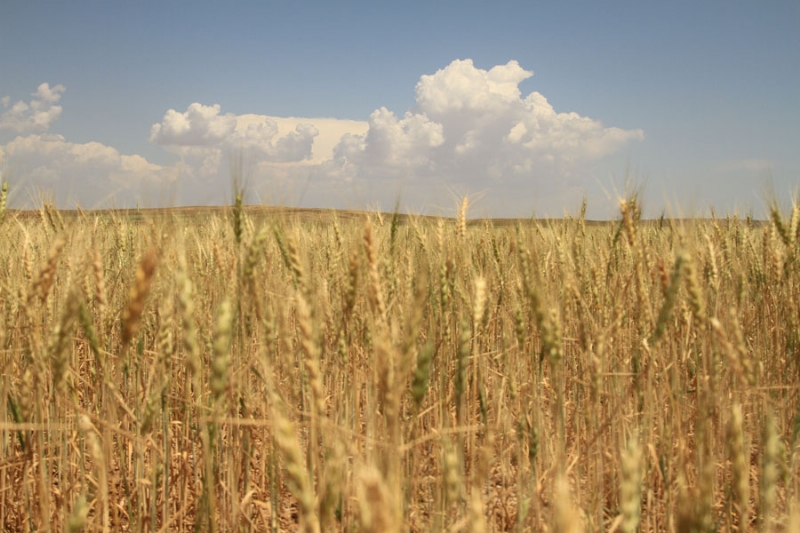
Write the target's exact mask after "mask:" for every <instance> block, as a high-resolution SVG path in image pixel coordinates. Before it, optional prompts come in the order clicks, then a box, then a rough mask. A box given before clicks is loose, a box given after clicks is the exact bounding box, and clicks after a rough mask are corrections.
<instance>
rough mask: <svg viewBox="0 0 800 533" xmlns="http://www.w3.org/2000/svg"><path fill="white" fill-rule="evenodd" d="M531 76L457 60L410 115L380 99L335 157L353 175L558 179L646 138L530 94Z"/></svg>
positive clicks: (435, 77) (471, 182)
mask: <svg viewBox="0 0 800 533" xmlns="http://www.w3.org/2000/svg"><path fill="white" fill-rule="evenodd" d="M531 76H533V72H531V71H528V70H525V69H523V68H522V67H521V66H520V65H519V63H517V62H516V61H510V62H509V63H507V64H505V65H498V66H495V67H493V68H491V69H489V70H483V69H480V68H477V67H476V66H475V65H474V64H473V62H472V60H470V59H466V60H457V61H453V62H452V63H450V65H448V66H447V67H445V68H443V69H441V70H439V71H437V72H436V73H434V74H431V75H425V76H422V77H421V78H420V80H419V82H418V83H417V86H416V94H415V95H416V105H415V106H414V107H413V108H412V109H411V110H410V111H408V112H407V113H406V114H405V115H404V116H403V118H402V119H398V118H397V117H396V116H395V115H394V113H392V112H391V111H388V110H387V109H385V108H381V109H379V110H377V111H375V112H374V113H373V114H372V115H371V117H370V121H369V130H368V131H367V132H366V133H364V134H361V135H348V136H344V137H342V139H341V141H340V143H339V145H338V146H336V147H335V149H334V157H333V160H332V163H333V165H331V167H332V168H334V169H338V171H339V173H340V174H342V172H343V173H344V174H348V175H349V177H350V178H352V177H354V176H360V177H364V178H368V177H370V176H377V175H382V176H385V175H386V174H387V173H390V174H391V173H394V174H395V175H398V176H403V177H405V178H409V177H410V178H412V179H413V178H414V177H416V178H429V179H437V180H440V181H444V182H450V183H458V184H463V185H466V186H473V187H476V186H478V187H479V186H482V185H486V184H487V183H489V184H491V183H500V182H508V181H515V180H516V181H519V180H525V179H537V180H538V181H539V182H542V181H543V180H546V181H549V182H551V185H552V182H563V181H564V180H565V179H569V177H570V176H574V175H576V174H577V173H579V172H580V171H581V170H582V168H584V167H585V166H586V165H588V164H589V163H591V162H593V161H596V160H598V159H600V158H602V157H605V156H607V155H609V154H612V153H614V152H616V151H618V150H619V149H620V148H622V147H623V146H624V145H625V144H626V143H628V142H630V141H635V140H640V139H643V138H644V133H643V132H642V131H641V130H624V129H620V128H614V127H606V126H604V125H603V124H602V123H601V122H600V121H597V120H594V119H591V118H588V117H584V116H581V115H579V114H577V113H563V112H557V111H556V110H555V109H553V106H551V105H550V103H549V102H548V101H547V99H546V98H545V97H544V96H543V95H542V94H541V93H539V92H532V93H530V94H528V95H527V96H524V97H523V95H522V93H521V91H520V88H519V85H520V83H521V82H523V81H524V80H526V79H528V78H530V77H531ZM342 169H347V170H345V171H342Z"/></svg>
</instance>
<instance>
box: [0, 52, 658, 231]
mask: <svg viewBox="0 0 800 533" xmlns="http://www.w3.org/2000/svg"><path fill="white" fill-rule="evenodd" d="M531 76H533V72H531V71H529V70H525V69H523V68H522V67H521V66H520V65H519V63H517V62H516V61H509V62H508V63H506V64H505V65H497V66H494V67H492V68H490V69H488V70H484V69H481V68H478V67H476V66H475V65H474V63H473V61H472V60H470V59H464V60H456V61H453V62H452V63H450V64H449V65H447V66H446V67H445V68H443V69H440V70H439V71H437V72H435V73H433V74H430V75H424V76H422V77H421V78H420V79H419V82H418V83H417V84H416V87H415V104H414V105H413V106H412V107H411V108H410V109H408V110H407V111H405V112H404V113H402V114H397V113H396V112H395V111H392V110H390V109H387V108H386V107H381V108H379V109H376V110H375V111H374V112H372V113H371V114H370V116H369V118H368V120H366V121H357V120H341V119H334V118H297V117H271V116H265V115H256V114H244V115H235V114H232V113H224V112H223V109H222V106H221V105H220V104H216V103H215V104H211V105H206V104H203V103H198V102H195V103H193V104H191V105H189V106H188V107H187V108H186V109H185V110H183V111H180V110H176V109H168V110H167V111H166V112H165V113H164V115H163V117H162V118H161V120H160V121H159V122H156V123H154V124H153V125H152V127H151V129H150V134H149V141H150V142H151V143H153V144H155V145H158V146H161V147H163V148H164V149H165V150H166V151H167V152H168V153H171V154H174V156H175V159H176V162H175V163H174V164H173V165H170V166H167V167H162V166H159V165H155V164H152V163H150V162H148V161H147V160H146V159H144V158H143V157H141V156H137V155H122V154H119V153H118V152H117V151H116V150H115V149H114V148H111V147H108V146H105V145H103V144H101V143H85V144H74V143H70V142H68V141H67V140H66V139H65V138H64V137H62V136H60V135H51V134H42V132H46V131H48V130H49V129H50V127H51V126H52V124H53V123H54V122H55V121H56V120H57V118H58V117H59V116H60V114H61V106H59V105H57V104H58V102H59V100H60V98H61V94H62V93H63V92H64V90H65V89H64V87H63V86H62V85H56V86H54V87H52V88H51V87H50V85H49V84H47V83H43V84H41V85H40V86H39V88H38V90H37V91H36V92H35V93H33V98H32V100H31V101H30V102H29V103H25V102H22V101H19V102H17V103H15V104H13V105H11V103H10V98H8V97H6V98H3V99H2V100H0V104H2V106H3V109H5V111H4V112H3V114H2V115H0V128H3V129H8V130H12V131H15V132H18V133H28V135H26V136H20V137H17V138H16V139H14V140H13V141H11V142H10V143H8V144H7V145H5V146H2V147H0V164H3V161H5V164H6V165H12V166H14V167H15V172H16V173H17V174H18V175H20V176H21V177H22V174H25V176H26V177H27V179H30V180H31V182H32V183H36V184H37V185H44V186H47V187H53V188H54V189H58V190H61V191H64V190H65V188H66V189H68V190H69V194H67V195H66V196H68V197H70V198H73V197H74V198H75V199H76V200H77V201H80V202H81V203H82V204H84V205H86V203H87V202H89V200H82V198H85V197H92V198H93V199H94V200H93V201H100V199H101V198H103V197H109V196H110V195H114V194H116V198H117V202H118V203H123V204H124V203H131V202H126V201H122V202H120V198H127V199H129V198H130V197H131V195H135V194H136V193H137V191H138V190H141V189H142V188H143V187H145V186H146V185H148V184H152V183H158V182H163V181H167V182H171V181H174V180H176V179H177V180H178V181H177V183H179V186H180V189H181V190H182V191H183V192H184V194H182V196H180V197H179V199H178V201H179V202H180V203H184V204H203V203H220V202H224V201H225V199H226V198H227V196H230V187H231V160H232V159H233V160H236V159H237V158H241V159H242V160H243V161H245V166H246V168H242V169H240V170H239V171H241V172H242V174H243V176H241V177H243V178H244V179H246V180H247V181H248V184H249V186H250V187H251V188H252V189H253V190H254V192H255V193H256V195H257V196H258V195H261V194H265V193H269V192H270V191H272V192H274V191H275V190H283V191H286V190H289V189H293V190H294V191H295V192H296V193H297V194H295V195H294V196H292V195H288V196H284V197H283V201H286V202H287V203H300V202H303V201H304V203H305V205H314V206H320V207H328V206H330V207H357V208H364V207H367V206H371V205H375V204H376V203H381V204H383V205H393V203H394V199H395V197H396V196H397V195H398V194H399V193H400V192H401V191H402V195H403V200H404V204H405V205H406V206H408V207H409V208H410V209H413V210H417V211H429V207H431V206H437V205H438V206H445V207H446V208H448V209H449V208H451V207H452V197H453V195H454V194H459V193H462V192H472V193H474V192H478V193H480V194H482V195H484V196H485V197H487V198H494V199H495V200H497V201H496V202H495V203H494V204H495V205H497V206H500V209H511V210H514V209H516V207H517V206H518V205H523V204H524V205H530V199H531V198H537V199H538V200H539V201H540V202H541V201H546V202H548V203H549V204H551V205H557V204H560V206H559V209H562V210H563V209H564V208H569V207H572V203H573V202H574V199H575V198H577V197H579V196H580V195H582V194H583V191H585V190H586V187H587V184H589V182H590V181H592V179H593V178H592V177H591V176H592V174H591V173H592V169H593V168H594V165H595V164H596V163H597V162H598V161H599V160H601V159H602V158H604V157H607V156H609V155H611V154H613V153H615V152H618V151H619V150H620V149H621V148H623V147H624V146H625V145H627V144H629V143H631V142H633V141H638V140H641V139H643V138H644V133H643V132H642V130H638V129H633V130H625V129H621V128H616V127H608V126H605V125H604V124H602V123H601V122H600V121H598V120H594V119H592V118H589V117H585V116H581V115H579V114H577V113H574V112H558V111H556V110H555V109H554V108H553V106H552V105H550V103H549V102H548V100H547V98H546V97H545V96H544V95H542V94H541V93H539V92H536V91H533V92H530V93H529V94H522V91H521V90H520V84H521V83H522V82H523V81H525V80H527V79H529V78H530V77H531ZM62 196H63V195H62ZM57 197H58V195H57ZM273 198H274V195H273ZM268 199H269V198H268ZM525 202H528V203H527V204H526V203H525ZM493 214H496V215H497V214H499V215H505V214H508V215H516V214H519V213H518V212H508V213H505V212H501V213H498V212H496V211H495V212H494V213H493ZM528 214H530V212H528ZM555 214H560V213H555Z"/></svg>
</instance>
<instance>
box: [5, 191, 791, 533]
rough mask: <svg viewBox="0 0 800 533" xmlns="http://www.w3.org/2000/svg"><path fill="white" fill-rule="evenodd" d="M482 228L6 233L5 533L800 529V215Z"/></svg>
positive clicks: (159, 215) (459, 219)
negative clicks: (757, 218)
mask: <svg viewBox="0 0 800 533" xmlns="http://www.w3.org/2000/svg"><path fill="white" fill-rule="evenodd" d="M584 208H585V206H584ZM468 212H469V204H468V201H467V199H465V200H464V203H463V204H462V207H461V210H460V212H458V213H456V214H455V216H454V217H453V218H433V217H415V216H398V215H393V214H391V213H388V214H386V213H378V212H335V211H313V210H290V209H277V208H274V209H273V208H250V207H244V206H242V205H241V204H237V205H234V206H232V207H228V208H224V209H203V210H199V209H198V210H191V209H185V210H180V209H175V210H167V211H158V212H156V211H150V210H129V211H107V212H100V211H87V212H83V211H80V212H79V211H74V212H66V211H65V212H60V211H58V210H56V209H55V208H53V207H52V206H49V205H44V206H43V207H42V208H41V209H40V210H39V211H36V212H15V211H11V210H2V212H1V214H0V217H2V220H0V242H2V246H0V265H2V266H3V268H2V272H0V308H1V309H2V313H0V341H1V342H2V348H1V349H0V367H1V368H2V369H3V370H2V380H1V381H0V399H1V400H0V401H2V402H3V403H4V408H3V410H2V413H3V417H2V420H0V437H1V438H2V442H0V528H2V529H3V530H5V531H76V532H77V531H147V532H155V531H217V532H228V531H275V532H277V531H303V532H328V531H347V532H357V531H359V532H401V531H403V532H406V531H414V532H417V531H419V532H423V531H425V532H427V531H453V532H456V531H472V532H498V531H519V532H533V531H536V532H544V531H548V532H563V533H567V532H570V533H572V532H580V531H587V532H588V531H619V532H625V533H632V532H635V531H642V532H656V531H664V532H680V533H684V532H686V533H688V532H692V531H696V532H706V531H707V532H711V531H726V532H734V531H759V532H772V531H776V532H777V531H800V493H799V492H798V491H799V490H800V455H799V454H798V437H800V397H798V387H799V385H800V207H798V206H795V207H794V209H793V210H792V211H791V213H782V212H781V211H780V210H779V209H777V208H775V209H773V210H772V216H771V220H770V221H768V222H758V221H752V220H748V219H740V218H738V217H734V216H728V217H718V218H714V219H709V220H691V221H681V220H670V219H665V220H660V221H659V220H656V221H641V220H640V211H639V206H638V203H637V200H636V198H635V197H630V198H627V199H625V200H623V201H621V202H620V213H619V217H618V219H617V220H615V221H610V222H608V223H589V222H587V221H586V220H584V217H583V216H582V215H576V216H575V217H573V218H566V219H563V220H550V221H531V220H505V221H503V220H495V221H491V220H468V219H467V215H468ZM584 212H585V211H584Z"/></svg>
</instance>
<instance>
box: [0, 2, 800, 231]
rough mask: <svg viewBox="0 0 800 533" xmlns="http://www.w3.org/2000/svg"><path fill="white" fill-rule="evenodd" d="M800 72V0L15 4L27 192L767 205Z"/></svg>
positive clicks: (441, 209)
mask: <svg viewBox="0 0 800 533" xmlns="http://www.w3.org/2000/svg"><path fill="white" fill-rule="evenodd" d="M798 95H800V2H797V1H787V2H771V1H765V2H758V3H756V2H739V1H735V0H734V1H727V2H716V1H708V2H684V1H674V2H658V3H657V2H633V1H625V2H623V1H608V2H597V1H587V2H533V1H528V2H492V3H489V2H471V1H461V2H444V1H438V2H431V1H427V2H419V3H417V2H411V1H407V2H391V3H390V2H374V1H373V2H348V1H337V2H311V1H305V2H270V1H264V2H232V1H229V2H202V1H195V2H177V1H174V2H163V1H161V2H147V1H139V2H135V3H133V2H131V3H121V2H90V1H81V2H71V3H64V2H23V1H16V0H7V1H5V2H3V4H2V7H0V171H2V173H3V179H5V180H6V181H8V182H9V183H10V185H11V191H12V195H11V197H10V202H11V205H12V206H15V207H30V206H35V205H36V204H37V203H40V202H42V201H54V202H55V203H56V204H57V205H58V206H59V207H64V208H74V207H75V205H80V206H81V207H83V208H104V207H133V206H137V205H138V206H142V207H159V206H177V205H222V204H226V203H229V202H231V200H232V197H233V189H234V183H235V182H236V183H239V184H240V185H242V186H243V187H245V190H246V201H248V202H249V203H254V204H268V205H285V206H295V207H333V208H348V209H376V208H377V209H383V210H391V209H393V208H394V207H395V206H396V205H399V206H400V209H401V210H402V211H404V212H412V213H424V214H439V215H453V214H455V212H456V211H457V206H459V205H460V203H461V198H462V197H463V196H464V195H467V196H468V197H469V198H470V215H471V216H474V217H479V216H495V217H518V216H534V215H535V216H555V217H558V216H564V215H565V214H575V213H577V211H578V210H579V208H580V204H581V201H582V199H583V198H584V197H586V198H587V201H588V213H589V216H590V217H592V218H613V217H615V216H617V212H618V201H619V198H620V197H622V196H624V195H625V194H626V193H627V192H628V191H630V190H632V189H641V190H642V191H643V192H642V193H641V194H642V201H643V204H644V206H645V213H646V214H649V215H651V216H658V214H660V213H661V212H666V213H667V214H671V215H675V216H696V215H701V214H708V213H709V212H710V210H711V209H712V208H713V209H714V210H715V212H716V213H717V214H722V213H729V214H732V213H738V214H742V215H744V214H747V213H753V214H755V215H756V216H763V213H764V212H765V206H766V205H767V202H768V201H769V199H770V197H771V195H773V194H774V196H775V197H776V198H777V199H778V200H779V201H780V202H782V203H783V204H784V205H790V204H791V201H792V198H794V197H795V195H796V194H797V192H798V184H799V183H800V101H799V100H800V99H799V98H798Z"/></svg>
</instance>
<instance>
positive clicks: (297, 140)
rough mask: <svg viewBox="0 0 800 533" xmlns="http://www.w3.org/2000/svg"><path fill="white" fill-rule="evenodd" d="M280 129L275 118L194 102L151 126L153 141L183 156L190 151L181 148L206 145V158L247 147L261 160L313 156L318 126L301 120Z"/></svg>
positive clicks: (171, 111)
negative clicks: (240, 114)
mask: <svg viewBox="0 0 800 533" xmlns="http://www.w3.org/2000/svg"><path fill="white" fill-rule="evenodd" d="M240 118H245V120H241V121H240ZM279 131H280V128H279V126H278V124H277V122H276V121H275V120H274V119H272V118H271V117H266V116H263V115H246V116H244V117H237V116H236V115H233V114H231V113H227V114H225V115H221V114H220V106H219V104H214V105H213V106H206V105H202V104H199V103H193V104H191V105H190V106H189V108H188V109H187V110H186V112H184V113H179V112H178V111H175V110H174V109H170V110H169V111H167V112H166V114H165V115H164V118H163V120H162V121H161V122H160V123H159V124H154V125H153V127H152V128H151V130H150V141H151V142H154V143H156V144H160V145H163V146H165V147H167V148H170V149H172V150H174V151H177V152H178V153H180V154H182V155H187V154H189V153H190V152H189V151H186V150H181V148H186V147H189V148H205V149H206V150H205V153H204V156H205V157H206V158H207V157H208V156H209V155H211V156H212V157H217V156H216V155H215V154H214V152H216V151H218V150H223V151H229V152H230V151H231V150H246V151H248V153H250V154H251V155H253V156H254V157H255V158H256V159H257V160H259V161H261V160H263V161H273V162H300V161H304V160H307V159H310V158H311V155H312V145H313V143H314V138H315V137H316V136H317V135H319V130H318V129H317V128H315V127H314V126H313V125H311V124H308V123H298V124H296V125H295V128H294V131H290V132H284V133H282V134H279ZM193 153H195V154H196V153H197V151H196V150H194V151H193Z"/></svg>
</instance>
